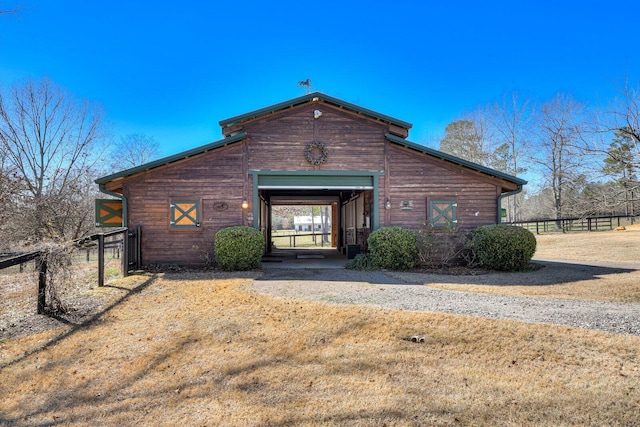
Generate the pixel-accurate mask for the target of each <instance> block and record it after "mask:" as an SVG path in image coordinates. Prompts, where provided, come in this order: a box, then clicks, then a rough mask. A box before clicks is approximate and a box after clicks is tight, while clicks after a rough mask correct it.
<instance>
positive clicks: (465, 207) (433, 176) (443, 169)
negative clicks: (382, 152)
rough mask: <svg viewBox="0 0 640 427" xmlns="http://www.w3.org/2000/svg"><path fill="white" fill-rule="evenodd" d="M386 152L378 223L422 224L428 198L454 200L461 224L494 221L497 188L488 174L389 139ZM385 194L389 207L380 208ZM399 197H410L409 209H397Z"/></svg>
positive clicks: (402, 198) (468, 225)
mask: <svg viewBox="0 0 640 427" xmlns="http://www.w3.org/2000/svg"><path fill="white" fill-rule="evenodd" d="M388 152H389V157H388V165H387V170H386V174H385V176H382V177H380V181H381V187H382V186H383V185H384V184H383V183H386V184H387V185H388V190H387V191H385V192H384V194H383V192H382V191H381V192H380V212H381V222H380V224H381V226H382V224H383V222H384V224H385V225H399V226H402V227H407V228H413V229H417V228H420V227H422V226H423V225H424V224H425V221H426V220H427V206H428V205H427V200H428V199H429V198H437V199H447V200H449V199H454V200H456V201H457V203H458V208H457V217H458V222H459V223H458V224H459V226H460V227H461V228H465V229H469V228H475V227H478V226H480V225H486V224H495V222H496V217H497V197H498V194H499V189H498V187H497V184H496V183H492V182H490V179H489V178H484V177H482V176H480V175H479V174H475V173H473V172H471V171H468V170H465V169H463V168H461V167H456V166H447V164H446V163H444V162H442V161H439V160H436V159H433V158H432V157H429V156H426V155H424V154H421V153H417V152H415V151H413V150H410V149H407V148H404V147H401V146H398V145H396V144H393V143H389V147H388ZM387 197H389V199H390V201H391V206H392V207H391V209H385V208H384V204H385V202H386V199H387ZM401 201H413V209H412V210H406V211H403V210H401V209H400V202H401ZM476 212H477V213H478V215H477V216H476ZM382 220H384V221H382Z"/></svg>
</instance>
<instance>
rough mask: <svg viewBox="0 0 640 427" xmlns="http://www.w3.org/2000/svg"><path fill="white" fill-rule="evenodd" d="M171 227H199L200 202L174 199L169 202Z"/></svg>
mask: <svg viewBox="0 0 640 427" xmlns="http://www.w3.org/2000/svg"><path fill="white" fill-rule="evenodd" d="M170 224H171V228H181V229H182V228H184V229H188V228H198V227H200V202H199V201H197V200H176V201H173V202H172V203H171V220H170Z"/></svg>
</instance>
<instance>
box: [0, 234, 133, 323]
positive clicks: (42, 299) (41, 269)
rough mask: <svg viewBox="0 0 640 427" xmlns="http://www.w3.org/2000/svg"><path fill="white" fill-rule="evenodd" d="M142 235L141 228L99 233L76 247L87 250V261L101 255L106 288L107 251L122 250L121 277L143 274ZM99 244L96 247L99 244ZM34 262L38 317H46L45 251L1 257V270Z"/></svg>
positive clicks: (101, 280) (100, 283) (100, 271)
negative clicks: (42, 315)
mask: <svg viewBox="0 0 640 427" xmlns="http://www.w3.org/2000/svg"><path fill="white" fill-rule="evenodd" d="M120 234H121V235H122V238H121V239H117V240H111V241H105V238H108V237H112V236H117V235H120ZM141 234H142V230H141V228H140V227H138V228H135V229H131V230H130V229H127V228H121V229H117V230H114V231H110V232H107V233H98V234H94V235H92V236H89V237H86V238H84V239H80V240H77V241H75V242H74V243H75V245H76V247H78V248H81V249H87V258H88V257H89V256H90V251H91V250H93V249H96V248H97V252H98V286H104V265H105V262H104V258H105V256H104V255H105V250H108V249H111V250H114V251H118V255H119V254H120V248H122V274H123V276H125V277H126V276H128V275H129V272H131V271H135V270H140V268H141V259H142V258H141V255H142V252H141ZM96 242H97V243H96ZM33 260H35V262H36V269H37V270H38V301H37V313H38V314H44V313H45V309H46V289H47V258H46V253H45V252H44V251H33V252H26V253H20V254H15V253H5V254H0V270H3V269H5V268H9V267H13V266H15V265H19V266H20V271H21V272H22V269H23V265H24V264H26V263H27V262H29V261H33Z"/></svg>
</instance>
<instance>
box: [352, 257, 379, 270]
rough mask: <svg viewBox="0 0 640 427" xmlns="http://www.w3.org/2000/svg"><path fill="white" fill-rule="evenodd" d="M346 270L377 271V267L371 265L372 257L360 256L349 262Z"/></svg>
mask: <svg viewBox="0 0 640 427" xmlns="http://www.w3.org/2000/svg"><path fill="white" fill-rule="evenodd" d="M345 268H347V269H349V270H375V266H374V265H373V264H372V263H371V255H369V254H358V255H356V256H355V258H353V259H352V260H349V262H348V263H347V265H346V266H345Z"/></svg>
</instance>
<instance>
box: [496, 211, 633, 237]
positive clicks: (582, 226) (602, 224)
mask: <svg viewBox="0 0 640 427" xmlns="http://www.w3.org/2000/svg"><path fill="white" fill-rule="evenodd" d="M637 220H638V219H637V218H636V217H633V216H629V215H612V216H594V217H587V218H560V219H538V220H532V221H514V222H510V223H508V224H511V225H517V226H520V227H522V228H526V229H527V230H529V231H532V232H535V233H536V234H541V233H551V232H558V231H562V232H563V233H564V232H570V231H602V230H613V229H614V228H617V227H621V226H623V225H626V224H633V223H634V222H636V221H637Z"/></svg>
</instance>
